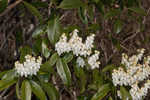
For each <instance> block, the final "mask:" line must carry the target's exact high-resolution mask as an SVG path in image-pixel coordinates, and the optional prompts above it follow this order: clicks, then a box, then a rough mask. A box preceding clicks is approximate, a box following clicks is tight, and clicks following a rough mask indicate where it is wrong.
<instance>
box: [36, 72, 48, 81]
mask: <svg viewBox="0 0 150 100" xmlns="http://www.w3.org/2000/svg"><path fill="white" fill-rule="evenodd" d="M50 74H51V73H47V72H41V71H39V73H38V78H39V79H40V80H42V81H43V82H48V81H49V79H50Z"/></svg>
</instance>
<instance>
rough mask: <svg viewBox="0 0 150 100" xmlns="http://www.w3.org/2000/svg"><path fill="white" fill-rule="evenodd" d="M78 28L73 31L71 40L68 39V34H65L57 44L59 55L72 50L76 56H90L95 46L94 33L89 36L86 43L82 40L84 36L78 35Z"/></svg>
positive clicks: (56, 48)
mask: <svg viewBox="0 0 150 100" xmlns="http://www.w3.org/2000/svg"><path fill="white" fill-rule="evenodd" d="M77 33H78V30H77V29H75V30H74V31H73V32H72V36H71V38H70V40H68V41H67V36H66V35H65V34H63V35H62V36H61V37H60V40H59V41H58V42H57V43H56V45H55V50H56V51H57V53H58V54H59V55H61V54H62V53H65V52H70V51H72V52H73V54H74V55H76V56H85V57H86V56H88V55H90V54H91V48H92V47H93V42H94V36H95V35H94V34H92V35H91V36H88V37H87V39H86V41H85V43H83V42H82V38H81V37H79V36H78V34H77Z"/></svg>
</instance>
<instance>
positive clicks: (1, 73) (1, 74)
mask: <svg viewBox="0 0 150 100" xmlns="http://www.w3.org/2000/svg"><path fill="white" fill-rule="evenodd" d="M9 71H10V70H6V71H2V72H0V78H2V77H3V76H4V75H5V74H6V73H7V72H9Z"/></svg>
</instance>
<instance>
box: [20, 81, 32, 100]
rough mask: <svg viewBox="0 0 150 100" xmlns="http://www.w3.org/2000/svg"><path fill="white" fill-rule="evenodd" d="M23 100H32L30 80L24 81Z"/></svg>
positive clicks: (22, 88)
mask: <svg viewBox="0 0 150 100" xmlns="http://www.w3.org/2000/svg"><path fill="white" fill-rule="evenodd" d="M21 98H22V100H31V86H30V83H29V81H28V80H24V81H23V82H22V86H21Z"/></svg>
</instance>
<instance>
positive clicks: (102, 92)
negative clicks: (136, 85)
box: [91, 84, 111, 100]
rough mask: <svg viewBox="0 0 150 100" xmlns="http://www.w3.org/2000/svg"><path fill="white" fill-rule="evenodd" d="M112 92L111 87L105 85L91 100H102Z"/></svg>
mask: <svg viewBox="0 0 150 100" xmlns="http://www.w3.org/2000/svg"><path fill="white" fill-rule="evenodd" d="M110 90H111V87H110V85H109V84H104V85H103V86H101V87H100V88H99V90H98V92H97V93H96V94H95V95H94V96H93V97H92V99H91V100H102V99H103V98H104V97H105V96H106V95H107V93H108V92H109V91H110Z"/></svg>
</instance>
